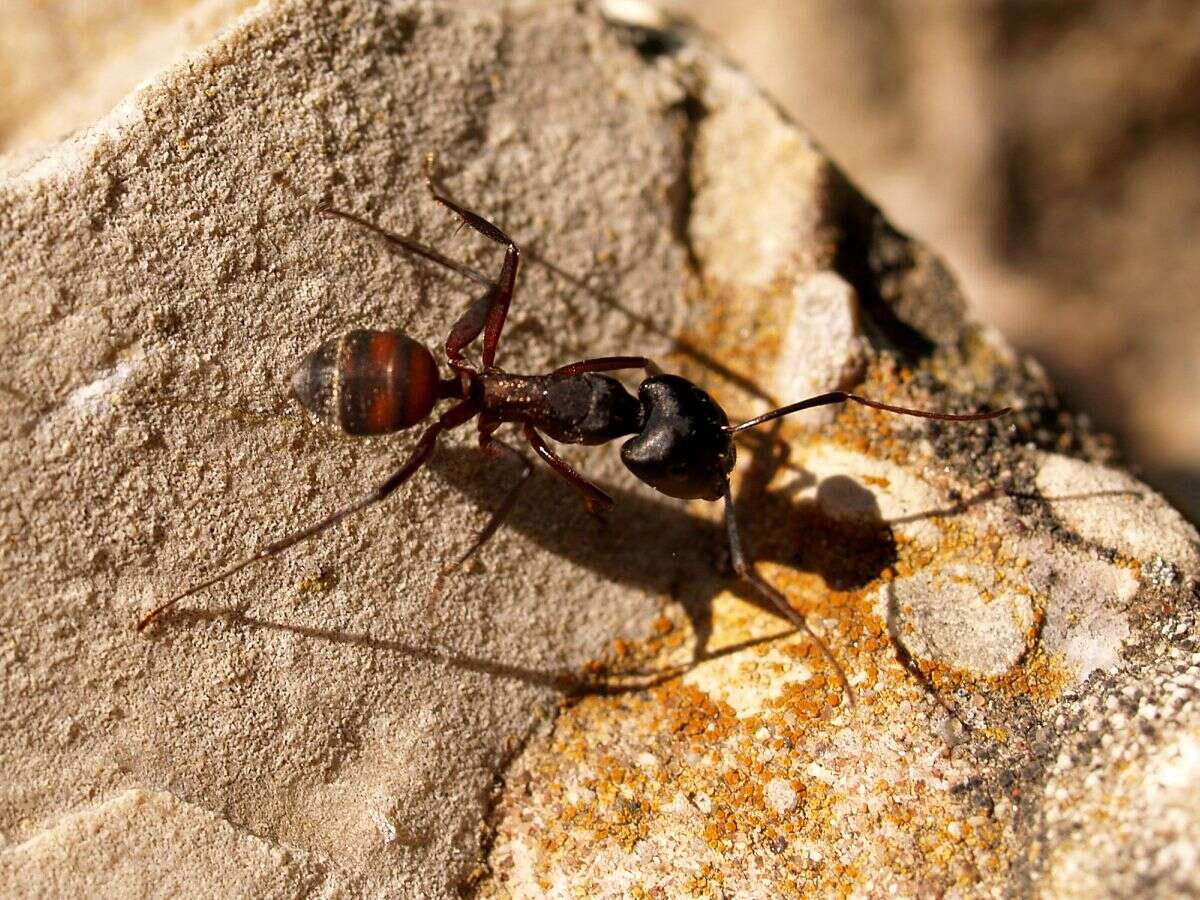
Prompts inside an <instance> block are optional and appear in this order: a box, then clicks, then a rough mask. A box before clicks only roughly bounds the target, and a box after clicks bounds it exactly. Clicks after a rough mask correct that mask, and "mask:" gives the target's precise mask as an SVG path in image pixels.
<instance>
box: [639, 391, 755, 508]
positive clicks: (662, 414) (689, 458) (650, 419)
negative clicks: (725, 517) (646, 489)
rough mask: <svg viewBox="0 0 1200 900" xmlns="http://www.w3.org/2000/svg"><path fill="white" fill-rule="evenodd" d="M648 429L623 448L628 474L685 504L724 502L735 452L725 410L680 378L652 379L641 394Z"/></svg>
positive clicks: (645, 426) (643, 415)
mask: <svg viewBox="0 0 1200 900" xmlns="http://www.w3.org/2000/svg"><path fill="white" fill-rule="evenodd" d="M638 400H639V401H640V402H641V405H642V417H643V422H644V424H643V425H642V428H641V431H640V432H639V433H638V435H637V436H636V437H633V438H630V439H629V440H628V441H626V442H625V444H624V445H623V446H622V447H621V460H622V461H623V462H624V463H625V465H626V467H627V468H628V469H629V471H631V472H633V474H634V475H636V476H637V477H638V478H640V479H641V480H642V481H644V482H646V484H648V485H650V486H651V487H652V488H654V489H655V490H656V491H660V492H661V493H664V494H666V495H667V496H669V497H677V498H679V499H680V500H719V499H720V498H721V497H722V496H724V493H725V485H726V483H727V482H728V478H729V472H730V470H731V469H732V468H733V462H734V459H735V458H736V451H735V450H734V447H733V439H732V438H731V437H730V435H729V432H728V426H729V419H728V418H727V417H726V415H725V411H724V410H723V409H721V407H720V406H718V405H717V402H716V401H715V400H713V398H712V397H710V396H709V395H708V394H706V393H705V392H704V391H702V390H700V388H698V387H696V385H694V384H692V383H691V382H690V381H688V380H687V379H686V378H680V377H679V376H678V375H656V376H654V377H653V378H647V379H646V380H645V381H643V382H642V386H641V387H640V388H639V389H638Z"/></svg>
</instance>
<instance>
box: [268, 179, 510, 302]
mask: <svg viewBox="0 0 1200 900" xmlns="http://www.w3.org/2000/svg"><path fill="white" fill-rule="evenodd" d="M271 180H272V181H274V182H275V184H277V185H279V186H280V187H283V188H285V189H287V190H288V191H289V192H290V193H291V194H292V195H293V196H294V197H295V198H296V199H297V200H299V201H300V202H301V203H303V204H305V205H306V206H310V207H312V209H313V210H314V211H315V212H318V213H320V214H321V215H328V216H337V217H338V218H340V219H345V220H346V221H347V222H352V223H353V224H355V225H357V226H358V227H359V228H364V229H366V230H367V231H370V232H371V233H373V234H375V235H378V236H379V237H381V238H383V239H384V240H385V241H387V242H388V243H389V244H391V245H392V246H394V247H399V248H400V249H401V250H404V251H406V252H408V253H412V254H413V255H414V256H420V257H423V258H424V259H427V260H429V261H430V262H435V263H437V264H438V265H440V266H445V267H446V268H447V269H450V270H451V271H453V272H457V273H458V274H459V275H462V276H463V277H464V278H469V279H470V280H471V281H474V282H475V283H476V284H482V285H483V286H484V287H489V288H490V287H491V286H492V285H493V284H494V283H495V282H493V281H492V279H490V278H488V277H487V276H486V275H484V274H483V273H482V272H479V271H477V270H475V269H472V268H471V267H470V266H468V265H464V264H463V263H460V262H456V261H455V260H453V259H450V257H448V256H443V255H442V254H441V253H439V252H438V251H437V250H434V249H433V248H432V247H427V246H426V245H425V244H422V243H421V242H420V241H414V240H413V239H412V238H408V237H404V236H403V235H399V234H395V233H394V232H391V231H388V230H386V229H384V228H381V227H380V226H378V225H376V224H375V223H374V222H371V221H369V220H367V219H364V218H363V217H362V216H359V215H356V214H355V213H352V212H349V211H348V210H344V209H338V208H337V207H335V206H331V205H329V204H328V203H313V202H312V201H310V200H309V199H308V198H307V197H305V196H304V195H303V194H301V193H300V192H299V191H298V190H296V188H295V187H293V186H292V183H291V182H290V181H289V180H288V178H287V176H286V175H284V174H283V173H282V172H274V173H272V175H271Z"/></svg>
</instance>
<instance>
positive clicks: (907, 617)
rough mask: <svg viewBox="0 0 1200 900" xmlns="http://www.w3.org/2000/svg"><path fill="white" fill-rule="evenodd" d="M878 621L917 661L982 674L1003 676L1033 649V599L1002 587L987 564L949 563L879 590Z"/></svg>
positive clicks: (877, 603)
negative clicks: (888, 625) (885, 623)
mask: <svg viewBox="0 0 1200 900" xmlns="http://www.w3.org/2000/svg"><path fill="white" fill-rule="evenodd" d="M875 606H876V614H877V615H879V616H880V618H882V619H884V620H885V621H888V620H889V619H890V620H892V621H894V623H895V627H894V628H893V632H894V633H896V634H897V635H898V636H899V638H900V639H901V640H902V641H903V642H904V645H905V647H906V648H907V649H908V651H909V652H910V653H911V654H912V655H913V656H915V657H918V658H923V659H931V660H936V661H939V662H942V663H945V664H947V665H951V666H954V667H955V668H957V669H962V670H964V671H968V672H974V673H976V674H979V675H1003V674H1005V673H1006V672H1009V671H1011V670H1012V668H1013V667H1014V666H1015V665H1017V663H1019V662H1020V661H1021V659H1022V658H1023V657H1024V656H1025V654H1026V653H1027V652H1028V650H1029V648H1030V642H1031V640H1032V637H1033V635H1032V628H1033V623H1034V612H1033V605H1032V603H1031V601H1030V598H1029V596H1027V595H1026V594H1024V593H1018V592H1017V591H1014V590H1012V589H1011V588H1007V587H1001V586H998V584H997V580H996V576H995V572H994V571H993V570H991V569H988V568H984V567H983V566H974V565H948V566H945V567H944V568H936V569H934V570H932V571H928V572H922V573H920V574H918V575H914V576H912V577H911V578H900V579H897V580H896V581H894V582H892V583H891V584H889V585H885V586H884V587H883V588H881V589H880V592H879V595H878V599H877V600H876V602H875Z"/></svg>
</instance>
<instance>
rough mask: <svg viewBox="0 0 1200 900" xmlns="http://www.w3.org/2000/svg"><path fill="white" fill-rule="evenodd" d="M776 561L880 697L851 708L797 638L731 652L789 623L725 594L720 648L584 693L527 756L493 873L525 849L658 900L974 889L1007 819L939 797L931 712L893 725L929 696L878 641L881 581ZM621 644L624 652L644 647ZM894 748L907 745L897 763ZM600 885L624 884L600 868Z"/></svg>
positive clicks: (788, 584) (556, 875)
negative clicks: (830, 575)
mask: <svg viewBox="0 0 1200 900" xmlns="http://www.w3.org/2000/svg"><path fill="white" fill-rule="evenodd" d="M764 572H765V574H767V575H768V577H769V578H771V580H772V581H773V583H775V584H777V585H779V586H780V587H781V588H785V589H788V590H790V589H791V588H792V587H796V588H798V591H797V593H798V594H799V595H801V597H802V598H803V602H802V603H801V602H797V608H798V609H799V610H800V611H801V612H803V613H804V614H805V615H806V616H808V617H809V618H810V620H811V621H813V622H814V623H817V622H819V623H821V625H822V630H823V631H824V633H825V635H826V637H827V639H828V641H829V643H830V645H831V648H832V649H833V650H834V652H835V654H836V655H837V658H838V660H839V662H841V663H842V664H843V665H844V666H845V667H846V668H847V671H848V672H849V674H850V676H851V678H852V679H853V680H854V681H855V682H857V684H858V685H859V687H860V690H862V691H864V692H867V693H869V695H870V697H869V702H868V700H867V699H866V698H864V702H863V703H861V704H860V706H859V708H858V709H857V710H855V711H853V712H851V711H850V710H849V709H848V708H847V704H846V700H845V698H844V697H843V695H842V694H841V693H840V691H839V688H838V680H837V678H836V675H835V673H834V672H833V671H832V670H831V668H830V666H829V664H828V663H827V662H826V661H825V659H824V658H823V657H822V656H820V654H818V653H816V652H815V651H814V648H813V645H812V643H811V641H809V640H807V639H805V638H803V637H802V636H801V635H799V634H796V633H793V634H789V635H787V636H786V637H783V638H781V639H779V640H775V641H769V642H766V643H762V644H758V645H754V646H741V649H736V650H735V651H734V652H732V653H728V654H727V655H725V656H722V655H721V654H722V653H723V652H724V651H725V650H727V649H728V648H729V647H738V646H740V645H743V644H744V643H745V642H746V641H749V640H752V639H753V638H755V637H761V636H762V635H763V634H768V635H769V634H771V633H775V632H778V631H780V628H779V622H778V619H776V618H774V617H773V616H771V615H770V614H768V613H766V612H765V611H764V610H763V609H761V608H759V607H757V606H755V605H753V604H749V603H747V602H745V601H743V600H740V599H738V598H737V597H735V596H733V595H732V594H722V595H720V596H718V597H717V598H716V599H715V600H714V602H713V606H712V637H711V640H710V646H709V651H710V653H712V654H714V655H715V657H716V658H714V659H709V660H706V661H703V662H701V663H699V664H698V665H697V666H696V667H695V668H693V669H692V670H691V671H689V672H688V673H687V674H685V675H684V676H682V677H681V678H677V679H671V680H668V681H666V682H665V683H662V684H657V685H655V686H653V687H649V688H647V689H645V690H640V691H634V692H632V693H628V694H619V695H617V696H590V697H585V698H583V699H582V700H581V701H580V702H579V703H577V704H575V705H573V706H571V707H570V708H569V709H567V710H566V711H565V712H564V713H563V715H562V716H561V717H560V718H559V720H558V723H557V725H556V727H555V729H554V732H553V734H552V735H551V736H550V738H549V739H548V740H547V741H546V742H545V743H544V744H540V745H535V746H534V747H533V748H532V749H531V750H530V751H529V752H528V753H527V754H526V756H525V757H524V758H523V760H522V761H521V763H520V769H521V772H520V774H519V776H517V778H518V779H519V781H520V783H522V784H526V785H528V786H529V787H528V788H527V794H524V795H519V796H511V797H509V798H508V799H506V800H505V801H504V803H502V805H501V808H500V811H499V812H500V825H499V830H498V836H497V841H496V845H495V848H494V851H493V855H492V867H493V871H497V872H501V871H504V870H505V867H506V865H507V864H508V860H511V859H512V858H514V854H517V853H518V850H517V848H520V854H519V855H520V857H521V858H522V859H524V860H526V861H530V860H532V865H533V866H534V867H535V869H536V870H537V874H538V876H539V877H540V878H541V879H542V880H543V882H544V883H546V884H556V883H562V880H563V879H564V878H565V879H566V880H568V881H570V880H572V879H573V876H570V875H569V874H567V873H571V872H575V873H577V874H578V873H580V872H583V871H591V872H594V871H597V869H599V870H607V869H622V867H626V868H627V869H628V870H629V871H636V872H637V873H638V884H640V885H641V886H642V887H643V888H644V889H645V890H648V891H651V892H653V891H658V892H659V894H660V895H663V894H664V893H665V895H669V896H719V895H730V894H734V895H739V896H846V895H850V894H862V893H871V892H873V891H877V890H878V891H881V890H883V888H884V886H885V885H894V886H895V889H896V890H898V891H900V892H901V893H906V892H911V891H914V890H916V889H917V888H918V886H920V887H921V888H922V889H929V886H930V885H941V887H942V888H943V889H949V888H950V887H953V886H958V887H970V886H971V885H972V884H977V883H978V882H979V881H980V880H981V879H984V878H985V877H992V876H994V875H995V874H996V872H997V871H998V869H997V867H999V869H1000V870H1002V869H1003V866H1004V862H1003V860H1004V859H1005V858H1006V855H1005V853H1004V852H1003V844H1004V840H1005V839H1006V835H1007V834H1008V832H1007V831H1006V827H1007V826H1006V823H1003V822H994V821H992V820H991V819H990V818H987V817H982V818H981V815H980V813H979V811H978V810H977V809H975V808H972V807H968V806H966V805H965V804H964V803H963V802H962V801H960V800H957V799H955V798H954V796H953V795H951V794H949V793H948V792H947V791H945V790H944V789H942V788H936V789H930V787H929V785H930V784H931V783H933V782H934V781H938V780H940V779H944V778H945V777H946V774H947V773H946V772H945V771H943V770H942V767H944V766H947V765H949V764H948V763H938V764H937V766H936V767H935V770H931V771H927V772H926V771H922V770H921V767H920V766H916V767H914V765H913V760H914V759H917V760H935V759H939V758H940V757H941V755H942V754H941V750H940V746H941V744H940V738H938V737H936V736H935V735H934V733H933V729H932V728H931V726H930V722H929V720H928V713H922V714H919V715H916V717H915V718H913V717H912V716H913V713H912V711H911V708H910V712H909V713H908V717H907V718H906V717H899V718H898V715H899V714H898V713H897V710H900V709H903V708H905V702H904V701H905V700H906V699H907V700H908V701H909V703H910V704H911V700H912V698H914V697H920V690H919V688H918V687H917V686H915V685H914V683H913V679H912V678H911V676H909V675H908V673H906V672H905V671H904V670H903V668H902V667H901V666H900V665H899V664H898V663H897V662H896V660H895V657H894V655H893V654H888V653H881V652H880V651H881V650H883V649H885V648H886V646H887V635H886V629H885V628H884V625H883V623H882V622H880V621H879V619H878V618H877V617H876V616H875V615H874V613H873V611H872V608H871V605H870V603H869V601H868V599H867V596H868V594H869V592H870V589H871V585H867V586H865V587H864V588H863V589H861V590H859V591H830V590H828V589H826V590H824V591H823V592H822V591H821V590H820V589H819V585H818V584H817V582H819V579H815V580H814V576H812V575H811V574H805V573H795V572H791V571H790V570H785V569H783V568H779V567H773V566H767V567H764ZM653 631H654V635H655V639H658V638H659V637H660V636H661V633H662V632H664V631H666V632H668V633H670V634H675V633H685V632H687V629H686V628H685V627H681V626H678V625H674V624H673V625H672V627H671V628H670V630H669V631H668V629H667V628H666V624H665V623H656V625H655V627H654V629H653ZM622 649H623V651H624V652H623V654H621V659H622V660H624V661H628V660H630V659H642V658H643V656H644V653H643V651H642V650H640V649H639V648H638V646H637V645H632V646H630V645H627V646H625V647H623V648H622ZM735 685H736V688H735V687H734V686H735ZM753 692H758V696H756V697H755V698H754V702H749V701H748V700H747V696H748V694H749V693H753ZM921 708H922V709H928V708H929V707H927V706H926V707H921ZM896 741H902V742H903V743H904V745H905V746H906V747H907V748H908V750H907V751H906V752H905V753H901V754H897V753H896V751H895V750H894V749H891V748H892V746H893V745H894V743H895V742H896ZM910 755H911V756H910ZM532 810H537V811H538V812H537V813H533V812H532ZM656 861H657V862H656ZM685 861H686V863H687V865H682V863H683V862H685ZM492 887H493V888H495V892H494V895H496V894H502V893H503V891H502V890H500V889H499V888H498V886H497V885H493V886H492ZM591 887H592V888H593V889H594V890H595V891H596V892H597V893H599V894H602V895H608V896H619V895H621V891H618V890H616V889H615V888H605V887H604V883H603V879H601V882H600V884H598V885H597V884H592V885H591ZM489 890H490V889H489ZM489 890H485V891H484V894H485V895H489Z"/></svg>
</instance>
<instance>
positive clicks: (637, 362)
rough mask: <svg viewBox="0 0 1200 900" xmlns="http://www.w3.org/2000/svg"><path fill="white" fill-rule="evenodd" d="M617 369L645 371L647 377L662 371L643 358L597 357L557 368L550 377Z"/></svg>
mask: <svg viewBox="0 0 1200 900" xmlns="http://www.w3.org/2000/svg"><path fill="white" fill-rule="evenodd" d="M618 369H645V371H646V374H647V375H660V374H662V370H661V369H660V368H659V367H658V366H656V365H655V364H654V361H653V360H650V359H646V357H644V356H598V357H596V358H595V359H581V360H580V361H579V362H573V363H568V364H567V365H565V366H559V367H558V368H557V369H555V370H554V371H553V372H551V373H550V374H551V375H562V376H567V375H582V374H583V373H584V372H615V371H617V370H618Z"/></svg>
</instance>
